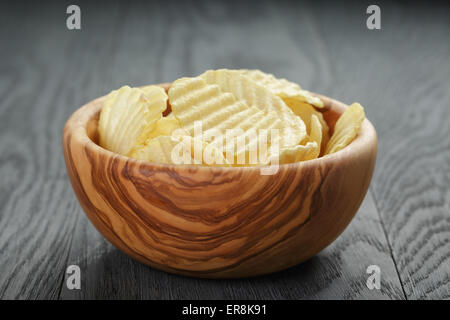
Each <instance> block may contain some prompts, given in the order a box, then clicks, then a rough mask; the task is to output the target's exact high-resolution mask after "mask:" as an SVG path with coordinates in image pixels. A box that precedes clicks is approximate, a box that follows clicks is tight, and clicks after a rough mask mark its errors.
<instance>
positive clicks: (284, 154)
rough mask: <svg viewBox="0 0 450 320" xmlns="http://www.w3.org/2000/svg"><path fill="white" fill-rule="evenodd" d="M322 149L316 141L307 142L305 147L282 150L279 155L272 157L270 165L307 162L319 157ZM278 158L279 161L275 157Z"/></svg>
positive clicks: (298, 146) (299, 146)
mask: <svg viewBox="0 0 450 320" xmlns="http://www.w3.org/2000/svg"><path fill="white" fill-rule="evenodd" d="M319 152H320V147H319V145H318V144H317V142H315V141H310V142H307V143H306V144H305V145H297V146H295V147H292V148H286V149H281V150H280V151H279V154H278V155H271V156H270V157H269V161H268V163H279V164H284V163H292V162H298V161H306V160H311V159H315V158H317V157H318V155H319ZM277 156H278V161H277V160H275V159H274V157H277Z"/></svg>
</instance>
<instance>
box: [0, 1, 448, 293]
mask: <svg viewBox="0 0 450 320" xmlns="http://www.w3.org/2000/svg"><path fill="white" fill-rule="evenodd" d="M77 3H78V4H79V5H80V7H81V17H82V20H81V25H82V29H81V30H75V31H70V30H68V29H67V28H66V17H67V14H66V7H67V5H68V4H69V3H68V2H67V3H66V2H64V1H59V2H52V3H50V2H48V3H42V4H40V6H39V7H38V6H36V5H33V4H32V3H31V2H25V1H22V2H21V1H14V2H9V3H8V2H3V1H2V2H1V4H0V40H1V47H0V57H1V59H0V298H3V299H7V298H14V299H80V298H87V299H94V298H105V299H178V298H183V299H208V298H210V299H322V298H324V299H441V298H450V90H449V89H450V85H449V80H450V19H449V14H450V7H449V6H448V5H447V6H446V5H445V4H442V3H435V4H430V3H427V4H423V5H420V4H415V3H409V2H404V1H400V2H396V3H392V2H390V3H382V2H381V3H380V2H379V3H378V4H379V5H380V7H381V26H382V29H381V30H368V29H367V28H366V18H367V17H368V15H367V14H366V8H367V6H368V5H369V4H370V3H369V2H364V1H354V2H345V4H344V5H342V4H341V5H339V4H338V3H334V2H330V3H329V2H319V3H318V2H317V1H314V2H310V3H300V2H298V1H296V2H292V3H291V2H278V1H277V2H269V1H251V2H250V1H249V2H243V1H235V2H234V1H227V2H224V3H219V2H217V1H191V2H186V3H184V2H183V3H182V2H176V1H175V2H174V1H161V2H159V3H156V2H155V3H152V2H149V1H146V2H142V3H138V2H133V3H131V4H130V3H127V2H125V1H123V2H112V1H109V2H100V3H96V4H94V3H93V2H92V1H91V2H77ZM219 67H228V68H259V69H262V70H264V71H267V72H270V73H274V74H276V75H278V76H282V77H286V78H288V79H291V80H294V81H297V82H298V83H300V84H301V85H302V86H303V87H304V88H307V89H309V90H312V91H315V92H319V93H323V94H325V95H328V96H330V97H334V98H336V99H338V100H341V101H344V102H346V103H351V102H354V101H358V102H360V103H361V104H362V105H363V106H364V107H365V110H366V114H367V117H368V118H369V119H370V120H371V121H372V123H373V124H374V126H375V128H376V129H377V132H378V136H379V154H378V160H377V166H376V170H375V174H374V177H373V180H372V183H371V187H370V190H369V192H368V194H367V196H366V199H365V201H364V203H363V205H362V206H361V208H360V210H359V212H358V214H357V216H356V217H355V219H354V220H353V221H352V223H351V224H350V226H349V227H348V228H347V229H346V231H345V232H344V233H343V234H342V235H341V236H340V237H339V238H338V239H337V240H336V241H335V242H334V243H333V244H332V245H331V246H329V247H328V248H326V249H325V250H323V251H322V252H321V253H320V254H318V255H317V256H316V257H314V258H313V259H311V260H310V261H307V262H305V263H303V264H301V265H299V266H297V267H294V268H291V269H289V270H286V271H283V272H279V273H277V274H273V275H270V276H264V277H259V278H254V279H242V280H200V279H193V278H186V277H181V276H174V275H171V274H167V273H164V272H161V271H158V270H154V269H151V268H149V267H147V266H145V265H142V264H140V263H138V262H135V261H134V260H132V259H130V258H128V257H127V256H126V255H124V254H123V253H121V252H119V251H118V250H117V249H115V248H114V247H113V246H112V245H110V244H109V243H108V242H107V241H106V240H104V239H103V238H102V236H100V234H99V233H98V232H97V231H96V230H95V229H94V227H93V226H92V225H91V224H90V222H89V221H88V219H87V218H86V216H85V215H84V213H83V211H82V209H81V208H80V206H79V204H78V201H77V199H76V198H75V195H74V193H73V191H72V187H71V186H70V183H69V181H68V178H67V174H66V168H65V165H64V160H63V155H62V146H61V134H62V129H63V126H64V123H65V121H66V119H67V118H68V117H69V115H70V114H71V113H72V112H74V111H75V110H76V109H77V108H78V107H80V106H81V105H82V104H84V103H85V102H87V101H89V100H91V99H93V98H95V97H97V96H100V95H103V94H105V93H107V92H109V91H110V90H112V89H115V88H118V87H120V86H121V85H123V84H130V85H133V86H137V85H143V84H150V83H155V82H165V81H172V80H174V79H176V78H178V77H180V76H193V75H196V74H199V73H201V72H203V71H204V70H206V69H211V68H219ZM72 264H75V265H78V266H79V267H80V270H81V279H82V282H81V285H82V288H81V290H68V289H67V288H66V282H65V277H66V273H65V270H66V268H67V266H69V265H72ZM369 265H378V266H379V267H380V270H381V289H380V290H376V289H375V290H369V289H368V287H367V286H366V279H367V277H368V276H369V275H368V274H367V273H366V268H367V267H368V266H369Z"/></svg>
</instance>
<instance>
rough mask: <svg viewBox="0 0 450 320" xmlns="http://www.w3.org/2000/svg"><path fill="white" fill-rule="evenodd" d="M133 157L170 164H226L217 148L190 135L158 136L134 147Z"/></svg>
mask: <svg viewBox="0 0 450 320" xmlns="http://www.w3.org/2000/svg"><path fill="white" fill-rule="evenodd" d="M132 157H133V158H136V159H140V160H146V161H152V162H157V163H170V164H197V165H207V166H210V165H220V166H228V163H227V161H226V159H225V158H224V156H223V153H222V152H221V151H220V150H218V149H217V148H215V147H213V146H211V145H209V144H207V143H206V142H204V141H201V140H199V139H194V138H192V137H190V136H177V137H173V136H158V137H156V138H153V139H149V140H148V141H147V142H146V143H145V144H144V145H142V146H140V147H139V148H138V149H136V150H135V151H134V152H133V154H132Z"/></svg>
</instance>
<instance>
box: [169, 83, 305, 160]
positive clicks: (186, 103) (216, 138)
mask: <svg viewBox="0 0 450 320" xmlns="http://www.w3.org/2000/svg"><path fill="white" fill-rule="evenodd" d="M169 100H170V104H171V106H172V113H173V114H174V116H175V117H176V118H177V119H178V120H179V122H180V125H181V128H183V129H185V130H187V131H188V132H189V134H190V135H191V136H193V137H198V133H201V134H202V137H201V139H202V140H204V141H206V142H210V143H211V144H212V145H213V146H215V147H217V148H218V149H219V150H225V149H224V147H225V145H226V141H227V139H228V138H229V135H228V133H229V132H230V131H231V134H232V136H233V137H232V138H233V139H235V140H236V141H241V142H242V143H240V144H239V143H237V144H238V145H237V147H236V149H233V150H230V149H226V150H225V151H226V153H227V160H228V161H229V162H230V163H239V164H249V163H250V159H251V157H250V152H251V151H252V150H254V148H255V146H259V145H260V144H261V143H262V140H263V137H262V135H260V134H258V132H259V131H261V130H267V131H269V130H271V129H277V130H279V132H280V134H279V135H278V136H277V137H276V138H275V139H277V140H276V141H275V142H276V143H277V144H278V145H280V147H281V148H289V147H294V146H295V145H297V144H298V143H299V142H300V141H301V140H302V139H303V138H304V136H305V135H306V132H304V131H306V130H304V131H302V130H297V131H294V132H293V133H292V132H288V133H290V135H289V134H287V133H286V131H288V130H287V129H286V128H289V127H288V126H287V125H286V124H285V123H283V121H282V120H281V119H280V118H279V117H278V115H277V114H276V113H274V112H268V113H264V112H263V111H261V110H259V109H258V108H256V107H249V106H248V105H247V104H246V103H245V102H244V101H243V100H237V99H236V98H235V96H234V95H233V94H231V93H226V92H222V91H221V89H220V88H219V86H218V85H215V84H210V85H208V84H207V83H206V82H205V80H203V79H202V78H200V77H196V78H182V79H178V80H176V81H175V82H174V83H173V84H172V86H171V88H170V89H169ZM199 120H201V128H197V129H198V133H196V130H197V129H196V127H195V125H196V123H197V124H199V123H200V122H197V121H199ZM302 123H303V122H302ZM267 133H269V132H267ZM284 133H285V135H283V134H284ZM295 134H297V136H295ZM266 139H267V141H268V143H269V144H273V143H274V141H272V140H270V138H267V135H266ZM231 153H232V156H229V155H230V154H231ZM242 157H244V158H242ZM237 159H239V160H237ZM252 164H256V163H252Z"/></svg>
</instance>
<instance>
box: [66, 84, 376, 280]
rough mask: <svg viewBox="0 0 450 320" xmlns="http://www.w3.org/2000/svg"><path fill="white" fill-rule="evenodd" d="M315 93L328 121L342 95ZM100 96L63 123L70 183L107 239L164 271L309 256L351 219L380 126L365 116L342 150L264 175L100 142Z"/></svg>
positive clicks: (210, 273) (203, 270)
mask: <svg viewBox="0 0 450 320" xmlns="http://www.w3.org/2000/svg"><path fill="white" fill-rule="evenodd" d="M161 86H163V87H165V88H166V89H167V88H168V86H170V85H169V84H163V85H161ZM319 97H320V98H321V99H322V100H323V101H324V103H325V105H326V107H327V108H328V110H327V111H326V112H324V116H325V119H326V120H327V122H328V123H329V125H330V127H331V128H332V127H333V126H334V123H335V122H336V119H337V118H338V117H339V115H340V114H341V113H342V112H343V111H344V110H345V108H346V105H344V104H343V103H341V102H338V101H335V100H333V99H330V98H327V97H324V96H319ZM102 100H103V98H98V99H96V100H94V101H91V102H89V103H88V104H86V105H84V106H83V107H81V108H80V109H79V110H77V111H76V112H75V113H74V114H73V115H72V116H71V117H70V118H69V120H68V121H67V123H66V126H65V128H64V134H63V146H64V157H65V161H66V166H67V171H68V173H69V178H70V180H71V182H72V186H73V189H74V191H75V194H76V195H77V197H78V200H79V201H80V203H81V206H82V207H83V209H84V211H85V212H86V215H87V216H88V218H89V219H90V220H91V222H92V223H93V224H94V226H95V227H96V228H97V230H98V231H99V232H100V233H101V234H102V235H103V236H104V237H105V238H106V239H108V240H109V241H110V242H111V243H112V244H114V245H115V246H116V247H117V248H119V249H120V250H122V251H123V252H125V253H126V254H128V255H129V256H131V257H133V258H135V259H137V260H139V261H141V262H143V263H145V264H148V265H150V266H152V267H155V268H157V269H161V270H164V271H167V272H172V273H177V274H182V275H189V276H194V277H203V278H238V277H249V276H257V275H262V274H267V273H271V272H275V271H279V270H282V269H286V268H289V267H291V266H294V265H296V264H298V263H300V262H303V261H305V260H307V259H309V258H311V257H312V256H314V255H315V254H317V253H318V252H319V251H321V250H322V249H324V248H325V247H326V246H328V245H329V244H330V243H331V242H332V241H333V240H335V239H336V238H337V237H338V236H339V235H340V234H341V233H342V231H343V230H344V229H345V227H346V226H347V225H348V224H349V222H350V221H351V220H352V218H353V216H354V215H355V213H356V211H357V210H358V208H359V206H360V204H361V202H362V200H363V198H364V196H365V194H366V192H367V189H368V187H369V183H370V179H371V177H372V173H373V170H374V166H375V160H376V154H377V136H376V132H375V129H374V128H373V126H372V124H371V123H370V122H369V121H368V120H367V119H366V120H364V122H363V124H362V128H361V132H360V134H359V136H358V137H357V138H356V139H355V140H354V141H353V142H352V143H351V144H350V145H349V146H347V147H346V148H344V149H343V150H341V151H338V152H336V153H334V154H331V155H327V156H325V157H321V158H318V159H314V160H309V161H305V162H298V163H292V164H284V165H280V167H279V170H278V172H277V173H276V174H274V175H261V174H260V168H258V167H231V168H230V167H203V166H190V165H169V164H158V163H151V162H146V161H141V160H136V159H131V158H128V157H125V156H121V155H119V154H115V153H113V152H110V151H108V150H105V149H103V148H102V147H100V146H99V145H98V144H97V141H98V133H97V122H98V118H99V112H100V109H101V107H102Z"/></svg>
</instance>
